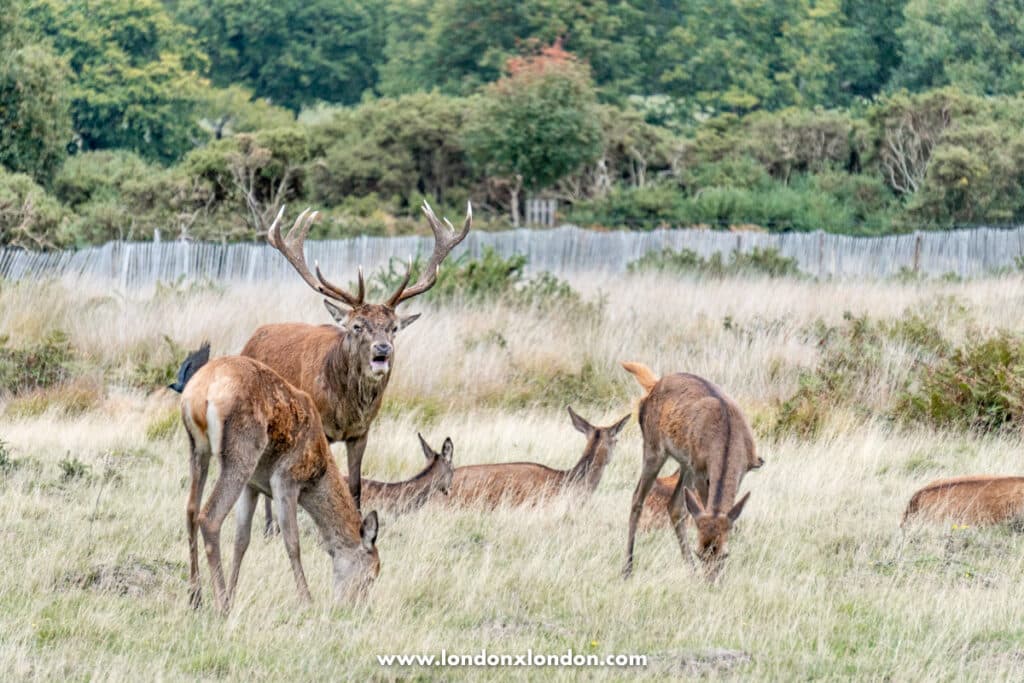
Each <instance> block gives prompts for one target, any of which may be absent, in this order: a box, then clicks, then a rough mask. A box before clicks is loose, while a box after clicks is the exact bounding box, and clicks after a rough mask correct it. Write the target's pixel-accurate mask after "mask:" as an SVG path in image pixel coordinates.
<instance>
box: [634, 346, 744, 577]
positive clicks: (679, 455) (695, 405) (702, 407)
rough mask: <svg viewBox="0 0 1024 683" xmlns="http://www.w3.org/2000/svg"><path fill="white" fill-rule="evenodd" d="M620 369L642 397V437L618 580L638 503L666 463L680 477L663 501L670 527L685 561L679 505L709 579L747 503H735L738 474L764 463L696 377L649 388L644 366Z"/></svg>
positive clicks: (728, 410) (724, 404)
mask: <svg viewBox="0 0 1024 683" xmlns="http://www.w3.org/2000/svg"><path fill="white" fill-rule="evenodd" d="M623 367H624V368H625V369H626V370H627V371H629V372H630V373H632V374H633V375H634V376H635V377H636V378H637V381H638V382H639V383H640V385H641V386H642V387H643V388H644V390H645V391H646V395H645V396H644V397H643V398H642V399H641V401H640V415H639V418H640V419H639V421H640V430H641V431H642V432H643V436H644V453H643V468H642V471H641V474H640V481H639V482H638V483H637V487H636V490H635V491H634V493H633V503H632V507H631V509H630V518H629V537H628V544H627V551H626V565H625V568H624V570H623V574H624V575H625V576H629V574H630V573H631V572H632V568H633V547H634V541H635V538H636V529H637V525H638V523H639V520H640V515H641V514H642V512H643V509H644V504H645V501H646V499H647V497H648V494H649V493H650V490H651V488H652V487H653V485H654V481H655V479H656V477H657V476H658V472H660V471H661V468H662V466H663V465H664V464H665V462H666V461H667V460H668V459H669V458H672V459H673V460H675V461H676V462H678V463H679V465H680V468H681V472H682V473H683V476H682V477H680V478H679V480H678V482H677V483H676V486H675V489H674V490H673V492H672V496H671V498H670V499H669V503H668V513H669V518H670V523H671V525H672V527H673V529H674V530H675V533H676V537H677V539H678V541H679V547H680V549H681V550H682V552H683V556H684V557H685V558H687V559H688V560H692V556H691V554H690V550H689V543H688V541H687V537H686V517H685V515H684V512H683V506H684V505H685V506H686V511H687V512H689V514H690V516H692V517H693V519H694V526H695V527H696V529H697V552H698V555H699V556H700V557H701V559H702V560H703V561H704V564H705V569H706V571H707V573H708V575H709V576H712V577H713V576H714V575H716V574H717V572H718V570H719V569H720V566H721V561H722V560H723V559H724V558H725V557H726V555H727V554H728V553H727V550H726V542H727V539H728V533H729V530H730V529H731V527H732V523H733V522H734V521H735V520H736V518H737V517H738V516H739V514H740V512H742V510H743V506H744V504H745V503H746V500H747V496H744V497H743V498H741V499H740V500H739V501H737V500H736V497H737V494H738V493H739V487H740V482H741V481H742V479H743V475H744V474H746V473H747V471H749V470H751V469H754V468H756V467H760V466H761V464H762V463H763V461H762V460H761V458H759V457H758V456H757V450H756V448H755V445H754V437H753V433H752V432H751V430H750V426H749V425H748V424H747V421H746V418H745V417H744V416H743V412H742V411H741V410H740V408H739V406H737V405H736V403H735V402H734V401H733V400H732V399H731V398H729V397H728V396H727V395H726V394H725V392H723V391H722V390H721V389H720V388H719V387H717V386H715V385H714V384H712V383H711V382H709V381H707V380H705V379H703V378H701V377H697V376H696V375H690V374H685V373H679V374H672V375H666V376H665V377H662V378H661V379H658V380H656V381H654V383H653V384H652V383H651V382H652V380H654V379H655V375H654V373H653V372H652V371H651V370H650V369H649V368H647V367H646V366H645V365H643V364H641V363H623ZM691 488H693V489H696V493H694V491H693V490H691ZM747 495H748V496H749V494H747ZM702 501H703V502H702Z"/></svg>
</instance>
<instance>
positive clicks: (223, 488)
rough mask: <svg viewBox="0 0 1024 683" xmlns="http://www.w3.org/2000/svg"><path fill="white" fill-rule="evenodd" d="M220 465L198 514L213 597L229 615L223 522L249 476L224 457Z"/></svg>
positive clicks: (222, 610) (218, 605) (219, 606)
mask: <svg viewBox="0 0 1024 683" xmlns="http://www.w3.org/2000/svg"><path fill="white" fill-rule="evenodd" d="M221 462H222V463H223V464H222V469H221V473H220V477H218V479H217V483H216V484H215V485H214V487H213V492H211V493H210V498H209V499H208V500H207V501H206V505H205V506H204V507H203V511H202V512H201V513H200V514H199V527H200V528H201V529H202V531H203V541H204V543H205V544H206V560H207V562H208V563H209V564H210V575H211V577H212V578H213V597H214V599H215V600H216V601H217V607H218V608H219V609H220V611H221V612H223V613H225V614H227V612H228V610H229V609H230V608H231V605H230V604H229V602H228V595H227V589H226V587H225V585H224V569H223V567H222V566H221V560H220V529H221V526H222V525H223V524H224V519H225V518H226V517H227V516H228V513H229V512H231V508H232V507H234V505H235V501H237V500H238V497H239V495H241V493H242V490H243V489H244V488H245V487H246V483H247V480H248V479H249V476H248V474H247V473H246V472H245V471H243V470H242V469H241V468H240V467H238V466H237V464H235V463H232V462H231V461H230V458H228V457H223V458H222V459H221Z"/></svg>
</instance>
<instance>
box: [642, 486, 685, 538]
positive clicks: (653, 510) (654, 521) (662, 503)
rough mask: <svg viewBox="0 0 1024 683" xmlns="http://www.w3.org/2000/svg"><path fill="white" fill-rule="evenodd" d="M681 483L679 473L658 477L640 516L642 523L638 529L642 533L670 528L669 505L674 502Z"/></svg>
mask: <svg viewBox="0 0 1024 683" xmlns="http://www.w3.org/2000/svg"><path fill="white" fill-rule="evenodd" d="M678 483H679V472H678V471H677V472H676V473H675V474H670V475H669V476H667V477H658V478H657V479H655V480H654V484H653V485H652V486H651V490H650V492H649V493H648V494H647V500H645V501H644V511H643V513H641V515H640V523H639V525H638V526H637V529H639V530H640V531H651V530H652V529H660V528H662V527H668V526H670V523H669V517H668V504H669V501H670V500H672V493H673V492H674V491H675V490H676V485H677V484H678Z"/></svg>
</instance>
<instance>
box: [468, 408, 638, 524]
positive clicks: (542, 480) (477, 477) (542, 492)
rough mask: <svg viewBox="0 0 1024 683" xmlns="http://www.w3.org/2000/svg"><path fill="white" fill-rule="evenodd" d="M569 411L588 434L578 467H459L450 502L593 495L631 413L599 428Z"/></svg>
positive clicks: (486, 503)
mask: <svg viewBox="0 0 1024 683" xmlns="http://www.w3.org/2000/svg"><path fill="white" fill-rule="evenodd" d="M568 410H569V417H570V418H571V419H572V424H573V426H574V427H575V428H576V429H577V430H579V431H580V432H581V433H583V434H584V435H585V436H586V437H587V445H586V446H585V447H584V449H583V456H582V457H581V458H580V460H579V462H577V463H576V465H575V467H573V468H572V469H569V470H556V469H552V468H550V467H547V466H545V465H540V464H538V463H534V462H509V463H500V464H494V465H467V466H465V467H456V468H455V476H454V477H453V478H452V491H451V494H449V496H448V499H449V501H451V502H452V503H455V504H462V505H484V506H486V507H496V506H497V505H499V504H501V503H508V504H509V505H528V504H531V503H536V502H538V501H541V500H543V499H544V498H547V497H549V496H552V495H555V494H557V493H559V492H561V491H566V490H568V491H578V492H581V493H584V494H586V495H588V496H589V495H590V494H592V493H593V492H594V490H595V489H596V488H597V485H598V483H600V481H601V475H602V474H604V468H605V466H606V465H607V464H608V462H609V461H610V460H611V458H612V449H613V448H614V446H615V439H616V437H617V436H618V435H619V432H620V431H622V428H623V427H624V426H625V425H626V422H627V421H628V420H629V417H630V416H629V415H626V416H625V417H623V418H622V419H621V420H619V421H618V422H616V423H615V424H613V425H612V426H610V427H595V426H593V425H592V424H590V423H589V422H587V421H586V420H584V419H583V418H582V417H580V416H579V415H577V414H576V413H575V412H574V411H573V409H572V408H569V409H568Z"/></svg>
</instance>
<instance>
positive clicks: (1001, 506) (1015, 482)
mask: <svg viewBox="0 0 1024 683" xmlns="http://www.w3.org/2000/svg"><path fill="white" fill-rule="evenodd" d="M1022 516H1024V477H997V476H988V475H981V476H966V477H952V478H950V479H938V480H936V481H933V482H931V483H930V484H928V485H927V486H925V487H924V488H922V489H920V490H919V491H917V492H916V493H914V495H913V496H911V498H910V503H909V504H908V505H907V509H906V511H905V512H904V513H903V521H902V522H901V523H900V526H901V527H905V526H906V525H907V524H908V523H909V522H911V521H912V520H916V519H923V520H928V521H935V522H939V521H943V520H946V519H953V520H956V521H958V522H960V523H963V524H977V525H989V524H999V523H1000V522H1005V521H1009V520H1014V519H1019V518H1021V517H1022Z"/></svg>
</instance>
